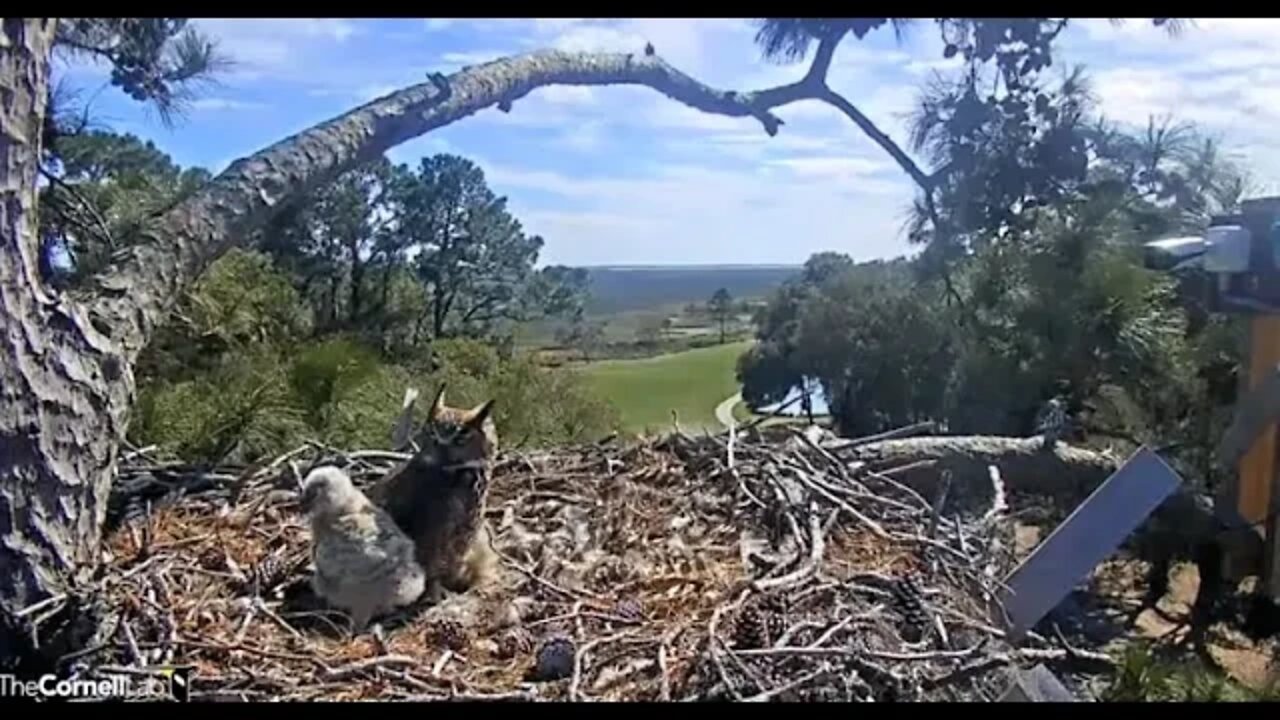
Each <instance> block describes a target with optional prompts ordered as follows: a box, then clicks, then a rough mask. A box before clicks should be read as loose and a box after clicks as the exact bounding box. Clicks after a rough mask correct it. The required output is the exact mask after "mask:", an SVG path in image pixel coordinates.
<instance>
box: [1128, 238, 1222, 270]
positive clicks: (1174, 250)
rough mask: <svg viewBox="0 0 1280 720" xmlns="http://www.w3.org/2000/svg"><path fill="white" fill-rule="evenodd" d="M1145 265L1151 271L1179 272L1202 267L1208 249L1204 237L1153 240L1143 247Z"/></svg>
mask: <svg viewBox="0 0 1280 720" xmlns="http://www.w3.org/2000/svg"><path fill="white" fill-rule="evenodd" d="M1142 249H1143V251H1144V253H1143V258H1142V260H1143V264H1144V265H1146V266H1147V267H1148V268H1149V269H1151V270H1160V271H1162V272H1177V271H1178V270H1186V269H1189V268H1195V267H1202V260H1203V258H1204V255H1205V252H1206V250H1207V249H1208V247H1207V244H1206V242H1205V238H1203V237H1176V238H1167V239H1164V240H1153V241H1152V242H1149V243H1146V244H1145V245H1143V246H1142Z"/></svg>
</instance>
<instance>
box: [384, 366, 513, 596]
mask: <svg viewBox="0 0 1280 720" xmlns="http://www.w3.org/2000/svg"><path fill="white" fill-rule="evenodd" d="M443 396H444V388H441V389H440V392H439V394H438V395H437V396H436V400H435V402H434V403H432V407H431V412H430V415H429V416H428V418H427V421H426V422H425V423H424V424H423V426H422V428H421V429H420V430H419V431H418V433H417V434H416V436H415V437H414V438H413V444H414V453H413V457H412V458H410V459H409V460H408V461H407V462H405V463H403V464H401V465H400V466H398V467H396V468H395V469H393V470H392V471H391V472H390V473H388V474H387V476H386V477H384V478H383V479H382V481H381V482H379V483H378V485H377V487H375V488H374V490H373V492H372V494H371V496H372V498H373V500H374V502H377V503H378V504H379V505H381V506H382V507H383V508H385V509H386V511H387V512H388V514H390V516H391V517H392V518H393V519H394V520H395V522H396V524H397V525H399V526H400V528H401V529H402V530H404V532H405V534H407V535H408V536H409V537H410V538H411V539H412V540H413V542H414V545H415V547H416V556H417V559H418V562H419V564H421V566H422V569H423V571H424V572H425V573H426V578H427V580H426V584H427V589H426V592H427V597H428V598H429V599H430V600H431V601H433V602H435V601H439V600H441V599H443V597H444V590H445V589H449V590H453V591H454V592H463V591H465V590H467V589H469V588H472V587H475V586H476V585H479V584H481V583H483V582H485V581H487V580H488V579H489V578H490V577H492V576H493V574H494V573H495V572H496V570H497V555H496V553H495V552H494V550H493V548H492V546H491V544H490V541H489V532H488V528H487V527H486V526H485V522H484V508H485V501H486V499H487V497H488V491H489V462H490V460H491V459H492V457H493V453H494V451H495V450H496V448H497V431H496V429H495V428H494V426H493V421H492V419H491V418H490V417H489V414H490V411H491V410H492V409H493V401H489V402H486V403H484V404H482V405H480V406H478V407H476V408H473V409H471V410H460V409H456V408H450V407H447V406H445V405H444V402H443Z"/></svg>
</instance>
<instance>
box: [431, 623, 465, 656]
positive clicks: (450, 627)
mask: <svg viewBox="0 0 1280 720" xmlns="http://www.w3.org/2000/svg"><path fill="white" fill-rule="evenodd" d="M427 632H428V635H429V641H430V642H433V643H434V644H436V645H440V646H443V647H446V648H448V649H450V650H452V651H454V652H462V651H463V650H465V649H466V648H467V645H469V644H470V642H471V639H470V638H468V637H467V629H466V627H465V626H464V625H463V624H462V623H460V622H458V621H457V620H456V619H454V618H440V619H439V620H436V621H435V622H433V623H431V627H430V628H429V629H428V631H427Z"/></svg>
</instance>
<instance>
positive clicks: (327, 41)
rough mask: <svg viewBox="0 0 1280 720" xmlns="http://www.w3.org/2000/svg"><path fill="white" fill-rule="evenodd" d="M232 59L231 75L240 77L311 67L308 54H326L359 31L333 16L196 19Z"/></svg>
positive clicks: (287, 71) (348, 22) (352, 23)
mask: <svg viewBox="0 0 1280 720" xmlns="http://www.w3.org/2000/svg"><path fill="white" fill-rule="evenodd" d="M196 24H197V26H198V27H199V28H200V29H201V30H203V31H205V32H206V33H208V34H209V35H210V36H211V37H213V38H214V39H215V40H217V42H218V45H219V47H220V48H221V49H222V50H223V51H224V52H225V53H227V54H228V55H230V56H231V58H232V60H234V61H235V66H234V68H233V69H232V74H233V75H235V76H238V77H239V78H240V79H243V80H252V79H257V78H261V77H264V76H274V75H279V74H282V73H289V72H298V71H300V70H306V69H310V70H314V68H308V67H307V62H306V60H307V59H309V57H310V55H311V53H313V52H319V53H323V54H324V55H325V56H328V55H329V54H330V53H332V51H333V46H334V45H342V44H345V43H346V42H347V41H348V40H350V39H351V38H352V37H353V36H356V35H358V34H361V29H360V28H359V27H358V25H357V24H356V23H355V22H353V21H350V20H340V19H336V18H286V19H265V18H264V19H259V18H252V19H250V18H217V19H201V20H198V21H196Z"/></svg>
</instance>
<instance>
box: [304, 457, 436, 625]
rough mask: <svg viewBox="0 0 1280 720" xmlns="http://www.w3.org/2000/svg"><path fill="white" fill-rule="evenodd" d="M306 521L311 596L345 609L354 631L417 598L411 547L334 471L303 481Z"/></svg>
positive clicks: (420, 580)
mask: <svg viewBox="0 0 1280 720" xmlns="http://www.w3.org/2000/svg"><path fill="white" fill-rule="evenodd" d="M302 499H303V507H304V509H305V510H306V512H307V515H308V517H309V519H310V521H311V541H312V550H311V554H312V561H313V563H314V564H315V576H314V578H313V579H312V586H313V588H314V589H315V591H316V594H317V595H319V596H321V597H322V598H324V599H325V601H326V602H328V603H329V604H330V605H332V606H334V607H337V608H340V609H342V610H345V611H347V612H348V613H349V614H350V615H351V618H352V621H353V623H354V625H355V628H356V630H357V631H359V630H361V629H363V628H364V627H365V625H367V624H368V622H369V620H370V619H371V618H373V617H376V616H378V615H381V614H383V613H387V612H391V611H393V610H395V609H397V608H400V607H404V606H406V605H409V604H411V603H412V602H413V601H415V600H417V599H418V597H419V596H420V595H421V594H422V592H423V590H424V588H425V585H426V581H425V578H424V574H423V571H422V567H421V566H419V565H418V563H417V561H416V560H415V559H414V546H413V541H411V540H410V539H409V538H408V537H407V536H406V535H405V534H404V533H403V532H402V531H401V530H400V528H399V527H397V526H396V524H395V522H394V521H393V520H392V519H391V517H390V516H389V515H387V513H386V512H385V511H384V510H382V509H381V508H379V507H378V506H376V505H374V504H373V503H372V502H370V500H369V499H368V498H367V497H365V495H364V493H362V492H360V490H359V489H357V488H356V487H355V486H354V485H353V484H352V483H351V478H350V477H348V476H347V474H346V473H345V472H343V471H342V470H339V469H338V468H334V467H322V468H317V469H316V470H313V471H312V472H311V473H310V474H309V475H308V476H307V479H306V482H305V483H303V494H302Z"/></svg>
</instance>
